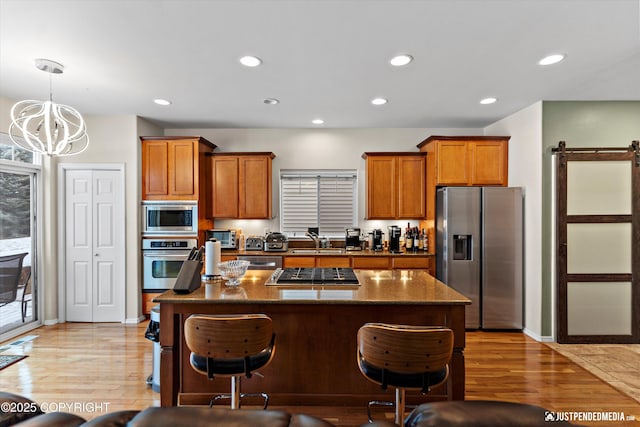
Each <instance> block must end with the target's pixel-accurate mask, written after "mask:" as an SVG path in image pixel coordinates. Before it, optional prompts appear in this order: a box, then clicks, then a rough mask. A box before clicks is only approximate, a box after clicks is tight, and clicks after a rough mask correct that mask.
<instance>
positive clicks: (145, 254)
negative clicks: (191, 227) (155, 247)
mask: <svg viewBox="0 0 640 427" xmlns="http://www.w3.org/2000/svg"><path fill="white" fill-rule="evenodd" d="M142 256H143V257H149V258H151V257H152V258H158V257H162V258H181V259H183V260H185V261H186V260H187V257H188V256H189V252H185V253H182V254H176V253H172V252H149V251H147V252H143V253H142Z"/></svg>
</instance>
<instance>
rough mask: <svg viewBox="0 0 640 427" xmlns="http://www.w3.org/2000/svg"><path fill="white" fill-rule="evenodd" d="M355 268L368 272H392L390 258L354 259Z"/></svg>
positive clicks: (363, 257) (365, 257)
mask: <svg viewBox="0 0 640 427" xmlns="http://www.w3.org/2000/svg"><path fill="white" fill-rule="evenodd" d="M353 268H356V269H357V268H361V269H367V270H390V269H391V258H390V257H388V256H362V257H353Z"/></svg>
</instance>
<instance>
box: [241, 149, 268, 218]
mask: <svg viewBox="0 0 640 427" xmlns="http://www.w3.org/2000/svg"><path fill="white" fill-rule="evenodd" d="M239 173H240V175H239V191H240V192H239V198H238V211H239V212H238V214H239V218H252V219H269V218H271V157H269V156H241V157H239Z"/></svg>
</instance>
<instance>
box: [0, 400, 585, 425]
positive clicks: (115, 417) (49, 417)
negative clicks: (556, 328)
mask: <svg viewBox="0 0 640 427" xmlns="http://www.w3.org/2000/svg"><path fill="white" fill-rule="evenodd" d="M7 409H12V410H7ZM363 411H364V409H363ZM553 415H555V414H554V413H551V412H549V411H546V410H545V409H544V408H541V407H538V406H533V405H525V404H521V403H511V402H497V401H474V400H472V401H451V402H433V403H425V404H422V405H420V406H418V407H417V408H416V409H414V410H413V411H412V412H411V413H410V414H409V415H408V417H407V418H406V420H405V425H404V427H436V426H437V427H471V426H473V427H485V426H486V427H507V426H509V427H511V426H522V427H535V426H547V427H548V426H549V425H550V423H549V422H548V421H551V420H549V419H548V418H547V417H549V416H553ZM547 420H548V421H547ZM553 421H555V420H553ZM551 424H553V426H570V425H575V424H570V423H567V422H563V421H555V422H553V423H551ZM332 425H333V424H331V423H329V422H327V421H325V420H322V419H320V418H316V417H312V416H308V415H301V414H289V413H287V412H284V411H277V410H245V409H243V410H240V411H232V410H230V409H226V408H207V407H204V408H203V407H171V408H157V407H152V408H147V409H145V410H143V411H117V412H112V413H108V414H104V415H101V416H99V417H97V418H94V419H92V420H90V421H86V420H85V419H83V418H81V417H79V416H77V415H74V414H69V413H65V412H51V413H43V412H42V411H41V409H40V407H39V406H38V405H37V404H36V403H35V402H33V401H31V400H30V399H27V398H25V397H22V396H19V395H16V394H11V393H5V392H0V427H8V426H16V427H79V426H81V427H212V426H216V427H219V426H221V427H241V426H251V427H260V426H264V427H285V426H291V427H331V426H332ZM364 425H366V426H371V427H391V426H395V424H393V423H392V422H389V421H385V420H380V421H376V422H374V423H373V424H364Z"/></svg>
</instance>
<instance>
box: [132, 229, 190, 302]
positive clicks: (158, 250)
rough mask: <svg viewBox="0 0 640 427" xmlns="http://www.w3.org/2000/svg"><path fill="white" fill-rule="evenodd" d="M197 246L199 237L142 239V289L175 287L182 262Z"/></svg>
mask: <svg viewBox="0 0 640 427" xmlns="http://www.w3.org/2000/svg"><path fill="white" fill-rule="evenodd" d="M197 246H198V240H197V239H188V238H185V239H182V238H168V239H142V265H143V277H142V290H143V291H147V292H150V291H165V290H167V289H173V285H174V284H175V282H176V278H177V277H178V272H179V271H180V268H181V267H182V263H183V262H184V261H185V260H186V259H187V257H188V256H189V252H191V248H193V247H197Z"/></svg>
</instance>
